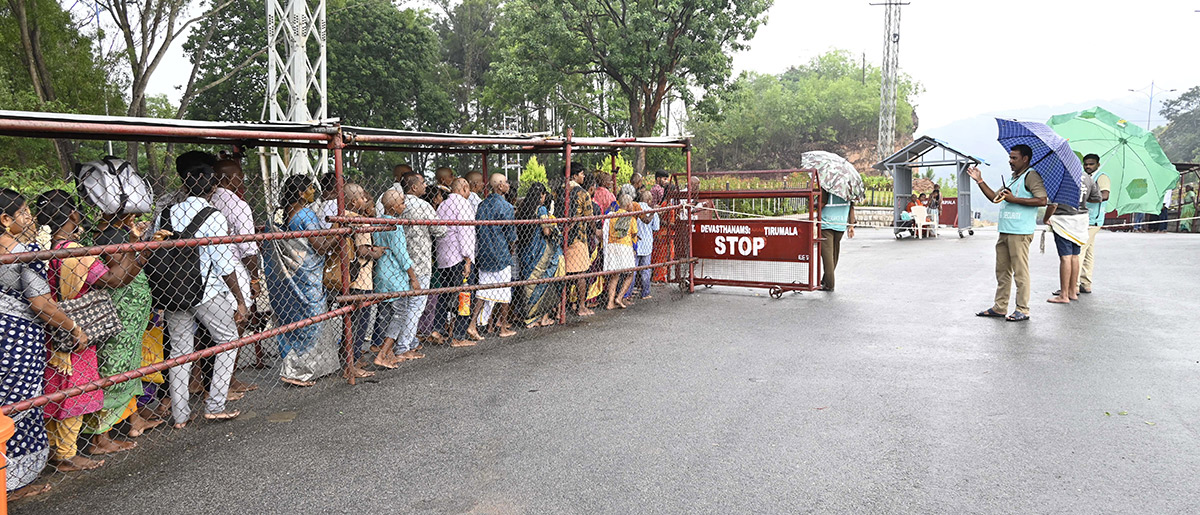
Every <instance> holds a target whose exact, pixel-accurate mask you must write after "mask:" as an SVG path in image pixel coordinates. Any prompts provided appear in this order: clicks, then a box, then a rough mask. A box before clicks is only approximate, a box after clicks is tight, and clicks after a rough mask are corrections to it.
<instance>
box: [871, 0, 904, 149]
mask: <svg viewBox="0 0 1200 515" xmlns="http://www.w3.org/2000/svg"><path fill="white" fill-rule="evenodd" d="M871 5H882V6H883V7H884V10H885V11H884V42H883V80H882V81H881V82H882V85H881V86H880V88H879V141H878V143H877V144H876V146H875V152H876V154H878V160H879V161H882V160H884V159H886V158H887V157H888V156H890V155H892V152H893V151H894V150H895V148H896V145H895V143H896V85H897V82H898V80H899V79H898V77H897V76H898V75H899V73H900V6H902V5H908V3H907V2H900V1H896V0H887V1H886V2H884V3H877V4H871Z"/></svg>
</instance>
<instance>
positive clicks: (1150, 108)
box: [1129, 81, 1175, 130]
mask: <svg viewBox="0 0 1200 515" xmlns="http://www.w3.org/2000/svg"><path fill="white" fill-rule="evenodd" d="M1129 91H1132V92H1135V93H1139V92H1140V93H1141V94H1143V95H1145V94H1146V92H1145V91H1141V90H1136V89H1131V90H1129ZM1172 91H1175V90H1173V89H1168V90H1166V91H1163V92H1162V93H1170V92H1172ZM1153 117H1154V81H1150V105H1148V106H1146V130H1150V120H1151V118H1153Z"/></svg>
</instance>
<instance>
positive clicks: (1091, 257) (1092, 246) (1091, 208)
mask: <svg viewBox="0 0 1200 515" xmlns="http://www.w3.org/2000/svg"><path fill="white" fill-rule="evenodd" d="M1099 170H1100V156H1098V155H1096V154H1088V155H1086V156H1083V171H1085V172H1087V174H1088V175H1089V176H1090V177H1091V178H1092V181H1094V182H1095V183H1096V186H1098V187H1099V188H1100V202H1089V203H1088V206H1087V209H1088V217H1089V220H1088V241H1087V244H1086V245H1084V246H1083V266H1081V267H1080V269H1079V293H1092V270H1093V269H1094V267H1095V266H1096V234H1097V233H1099V232H1100V228H1101V227H1104V215H1105V213H1108V193H1109V190H1111V189H1112V181H1111V180H1110V179H1109V178H1108V174H1106V173H1104V172H1101V171H1099Z"/></svg>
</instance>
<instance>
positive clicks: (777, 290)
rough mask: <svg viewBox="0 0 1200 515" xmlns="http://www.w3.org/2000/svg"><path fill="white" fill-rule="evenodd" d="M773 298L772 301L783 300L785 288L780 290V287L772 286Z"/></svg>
mask: <svg viewBox="0 0 1200 515" xmlns="http://www.w3.org/2000/svg"><path fill="white" fill-rule="evenodd" d="M771 298H772V299H782V298H783V288H780V287H778V286H772V287H771Z"/></svg>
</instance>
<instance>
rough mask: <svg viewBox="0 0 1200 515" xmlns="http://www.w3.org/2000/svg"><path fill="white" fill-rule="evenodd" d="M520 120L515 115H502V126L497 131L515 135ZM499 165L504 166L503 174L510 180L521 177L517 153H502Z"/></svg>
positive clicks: (519, 158) (519, 157)
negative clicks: (502, 158)
mask: <svg viewBox="0 0 1200 515" xmlns="http://www.w3.org/2000/svg"><path fill="white" fill-rule="evenodd" d="M520 122H521V119H520V118H518V117H516V116H512V115H507V114H506V115H504V128H502V129H500V131H499V133H500V134H502V135H505V136H516V135H517V134H518V133H519V132H520V128H521V126H520ZM501 166H502V167H503V168H504V175H505V176H507V177H508V179H509V180H510V181H511V180H513V179H514V178H518V179H519V178H520V177H521V169H522V168H521V156H520V155H519V154H504V161H503V164H502V165H501Z"/></svg>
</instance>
